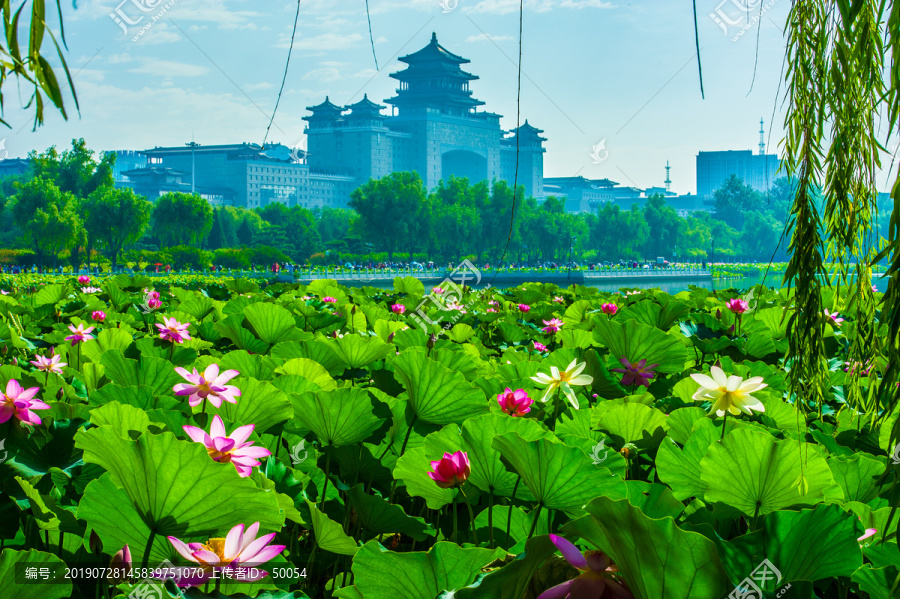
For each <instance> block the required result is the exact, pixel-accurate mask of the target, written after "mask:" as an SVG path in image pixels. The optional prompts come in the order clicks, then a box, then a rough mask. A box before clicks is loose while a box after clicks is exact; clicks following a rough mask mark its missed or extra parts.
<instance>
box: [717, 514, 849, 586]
mask: <svg viewBox="0 0 900 599" xmlns="http://www.w3.org/2000/svg"><path fill="white" fill-rule="evenodd" d="M861 530H862V525H860V524H859V522H858V520H857V519H856V518H855V517H854V516H853V515H852V514H847V512H845V511H844V510H842V509H841V508H840V507H838V506H837V505H834V504H831V505H817V506H816V507H815V508H813V509H807V510H800V511H796V512H795V511H789V510H785V511H778V512H772V513H770V514H768V515H766V516H765V517H764V518H763V519H762V522H761V525H760V529H759V530H756V531H754V532H751V533H748V534H745V535H742V536H740V537H737V538H735V539H733V540H731V541H722V542H721V543H720V544H721V545H722V551H721V555H722V561H723V562H724V563H725V565H726V568H727V569H728V572H729V574H730V575H731V580H732V582H734V583H735V584H738V583H740V582H741V581H742V580H743V579H744V578H745V577H747V576H750V574H751V572H752V571H753V570H754V569H755V568H756V567H757V566H758V565H759V564H760V562H762V560H763V559H768V560H769V562H770V563H771V564H772V566H774V568H775V569H776V570H777V571H778V574H780V576H777V577H772V578H770V580H769V584H767V585H760V586H761V588H763V590H767V591H774V590H775V589H776V588H778V587H780V586H782V585H784V584H785V583H787V582H793V581H798V580H808V581H816V580H824V579H837V578H839V577H841V576H851V575H852V574H853V572H854V571H856V570H857V569H858V568H859V567H860V566H862V552H861V551H860V549H859V543H858V542H857V540H856V538H857V537H858V536H859V535H860V534H861V533H860V531H861Z"/></svg>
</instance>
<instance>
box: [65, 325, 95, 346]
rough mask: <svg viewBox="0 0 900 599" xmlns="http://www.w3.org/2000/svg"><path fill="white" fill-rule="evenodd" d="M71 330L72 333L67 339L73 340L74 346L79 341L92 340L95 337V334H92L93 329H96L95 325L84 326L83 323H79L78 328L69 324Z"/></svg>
mask: <svg viewBox="0 0 900 599" xmlns="http://www.w3.org/2000/svg"><path fill="white" fill-rule="evenodd" d="M69 330H70V331H72V334H71V335H69V336H68V337H66V341H71V342H72V346H73V347H74V346H75V344H77V343H84V342H85V341H90V340H91V339H93V338H94V336H93V335H91V331H93V330H94V327H88V328H84V325H83V324H79V325H78V327H77V328H76V327H73V326H72V325H69Z"/></svg>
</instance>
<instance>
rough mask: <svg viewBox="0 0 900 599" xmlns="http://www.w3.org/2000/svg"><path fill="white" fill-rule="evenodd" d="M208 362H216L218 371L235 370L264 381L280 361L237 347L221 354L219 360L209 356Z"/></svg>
mask: <svg viewBox="0 0 900 599" xmlns="http://www.w3.org/2000/svg"><path fill="white" fill-rule="evenodd" d="M208 363H209V364H218V365H219V370H220V371H222V370H237V371H238V372H240V373H241V374H242V375H243V376H249V377H251V378H254V379H259V380H261V381H264V380H269V379H271V378H272V376H273V375H274V374H275V371H276V369H277V368H278V365H279V364H280V363H281V361H280V360H277V359H273V358H271V357H269V356H259V355H256V354H251V353H249V352H247V351H245V350H242V349H238V350H235V351H230V352H228V353H227V354H225V355H224V356H222V358H221V359H220V360H216V359H214V358H212V356H209V361H208ZM206 365H207V364H203V367H204V368H203V369H205V366H206ZM203 369H201V367H200V366H199V365H198V366H197V370H199V371H201V372H202V370H203Z"/></svg>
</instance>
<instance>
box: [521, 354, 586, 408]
mask: <svg viewBox="0 0 900 599" xmlns="http://www.w3.org/2000/svg"><path fill="white" fill-rule="evenodd" d="M585 366H587V364H586V363H585V362H582V363H581V364H579V363H578V360H572V363H571V364H569V365H568V366H567V367H566V369H565V370H562V371H560V370H559V368H557V367H556V366H551V367H550V374H549V375H546V374H544V373H543V372H539V373H537V376H533V377H531V380H533V381H534V382H536V383H538V384H540V385H547V389H545V390H544V396H543V397H541V401H542V402H544V403H546V402H547V401H548V400H549V399H550V396H551V395H552V394H553V391H555V390H556V388H557V387H559V389H561V390H562V392H563V393H564V394H565V396H566V399H568V400H569V403H570V404H572V407H573V408H575V409H576V410H577V409H578V399H577V398H576V397H575V391H573V390H572V387H571V386H572V385H577V386H583V385H590V384H591V383H593V382H594V377H592V376H590V375H587V374H581V371H582V370H584V367H585Z"/></svg>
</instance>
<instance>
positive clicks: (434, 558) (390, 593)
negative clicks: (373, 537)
mask: <svg viewBox="0 0 900 599" xmlns="http://www.w3.org/2000/svg"><path fill="white" fill-rule="evenodd" d="M505 554H506V552H504V551H503V550H502V549H496V550H493V551H492V550H490V549H480V548H470V549H463V548H462V547H460V546H459V545H457V544H455V543H448V542H446V541H440V542H438V543H436V544H435V545H434V547H432V548H431V549H430V550H429V551H428V553H424V552H420V551H415V552H410V553H394V552H392V551H385V550H384V549H382V548H381V547H380V546H379V544H378V543H377V542H376V541H370V542H368V543H366V544H365V545H363V546H362V548H360V550H359V552H358V553H357V554H356V556H355V557H354V558H353V577H354V580H353V582H354V584H355V586H356V587H357V588H358V589H359V590H360V592H361V593H362V595H363V596H364V597H372V598H373V599H379V598H382V597H384V598H385V599H387V598H388V597H390V598H391V599H435V597H437V596H438V595H439V594H440V593H441V592H442V591H454V590H456V589H460V588H462V587H465V586H468V585H469V584H471V583H472V582H474V580H475V577H476V576H478V575H479V574H480V573H481V569H482V568H483V567H484V566H486V565H487V564H489V563H491V562H492V561H494V560H495V559H498V558H500V557H503V556H504V555H505Z"/></svg>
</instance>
